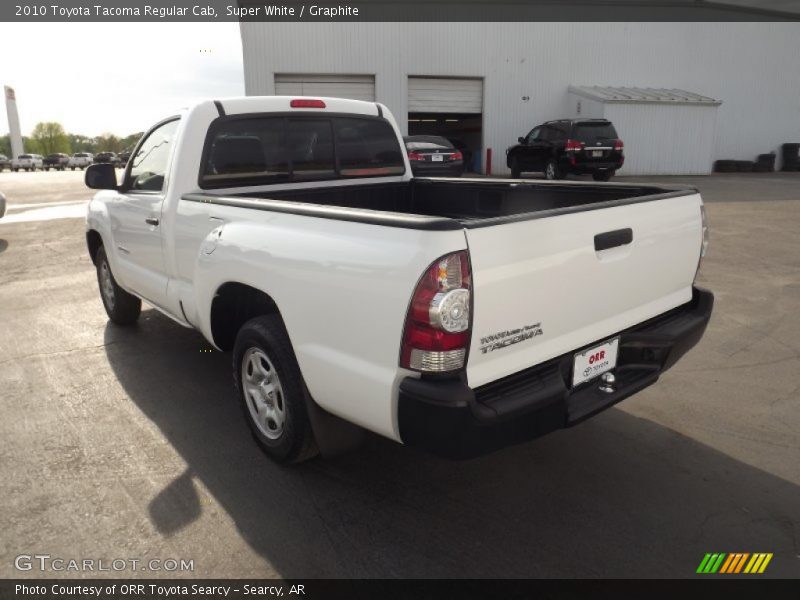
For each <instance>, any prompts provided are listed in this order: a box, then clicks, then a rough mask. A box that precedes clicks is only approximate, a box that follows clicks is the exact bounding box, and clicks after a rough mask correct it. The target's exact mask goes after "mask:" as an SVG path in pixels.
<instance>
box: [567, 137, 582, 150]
mask: <svg viewBox="0 0 800 600" xmlns="http://www.w3.org/2000/svg"><path fill="white" fill-rule="evenodd" d="M584 145H585V144H584V143H583V142H579V141H578V140H567V143H566V145H565V146H564V150H566V151H567V152H580V151H581V150H583V147H584Z"/></svg>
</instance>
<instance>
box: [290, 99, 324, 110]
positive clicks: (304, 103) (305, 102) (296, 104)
mask: <svg viewBox="0 0 800 600" xmlns="http://www.w3.org/2000/svg"><path fill="white" fill-rule="evenodd" d="M289 106H291V107H292V108H325V102H323V101H322V100H310V99H308V98H295V99H294V100H292V101H290V102H289Z"/></svg>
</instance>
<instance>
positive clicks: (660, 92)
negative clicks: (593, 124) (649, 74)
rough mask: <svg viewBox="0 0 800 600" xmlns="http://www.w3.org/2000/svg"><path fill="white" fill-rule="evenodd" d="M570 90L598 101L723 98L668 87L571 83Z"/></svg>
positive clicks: (670, 101)
mask: <svg viewBox="0 0 800 600" xmlns="http://www.w3.org/2000/svg"><path fill="white" fill-rule="evenodd" d="M569 91H570V92H572V93H573V94H577V95H578V96H583V97H584V98H589V99H590V100H597V101H598V102H629V103H645V102H653V103H657V104H705V105H709V106H718V105H720V104H722V101H721V100H715V99H714V98H709V97H708V96H702V95H700V94H695V93H694V92H687V91H686V90H678V89H675V88H673V89H666V88H639V87H611V86H602V85H571V86H569Z"/></svg>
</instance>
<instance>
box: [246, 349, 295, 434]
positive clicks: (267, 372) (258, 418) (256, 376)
mask: <svg viewBox="0 0 800 600" xmlns="http://www.w3.org/2000/svg"><path fill="white" fill-rule="evenodd" d="M242 388H243V389H244V399H245V402H246V403H247V408H248V410H249V411H250V417H251V418H252V419H253V422H254V423H255V424H256V427H258V430H259V431H260V432H261V433H263V434H264V435H265V436H266V437H267V438H269V439H271V440H276V439H278V438H279V437H281V435H282V434H283V427H284V424H285V423H286V402H285V401H284V397H283V387H282V386H281V380H280V377H278V372H277V371H276V370H275V366H274V365H273V364H272V361H271V360H270V359H269V357H268V356H267V354H266V353H265V352H264V351H263V350H261V349H260V348H250V349H249V350H247V351H246V352H245V353H244V356H243V357H242Z"/></svg>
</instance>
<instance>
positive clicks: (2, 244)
mask: <svg viewBox="0 0 800 600" xmlns="http://www.w3.org/2000/svg"><path fill="white" fill-rule="evenodd" d="M7 248H8V240H3V239H0V253H3V252H5V251H6V249H7Z"/></svg>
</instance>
